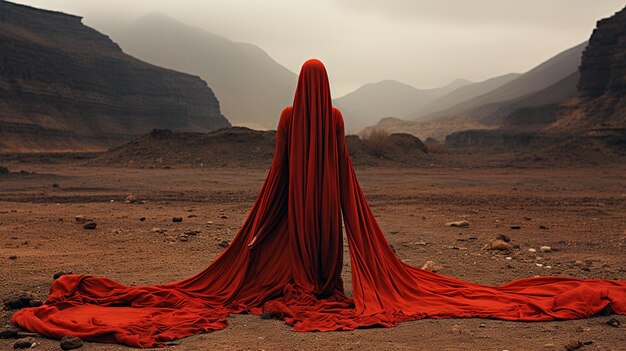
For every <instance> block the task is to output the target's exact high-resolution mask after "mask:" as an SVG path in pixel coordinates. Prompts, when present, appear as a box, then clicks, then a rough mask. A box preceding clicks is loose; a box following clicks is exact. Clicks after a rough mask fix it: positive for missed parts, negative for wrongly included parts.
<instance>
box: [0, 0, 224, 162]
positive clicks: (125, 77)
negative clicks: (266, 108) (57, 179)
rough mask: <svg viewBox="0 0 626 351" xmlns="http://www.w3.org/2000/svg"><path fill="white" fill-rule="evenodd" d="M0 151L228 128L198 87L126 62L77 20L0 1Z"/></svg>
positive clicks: (86, 146) (197, 82)
mask: <svg viewBox="0 0 626 351" xmlns="http://www.w3.org/2000/svg"><path fill="white" fill-rule="evenodd" d="M0 43H2V48H1V50H0V152H24V151H29V152H30V151H68V150H73V151H77V150H81V151H85V150H101V149H106V148H108V147H109V146H112V145H117V144H120V143H122V142H125V141H127V140H129V139H131V138H132V137H134V136H136V135H140V134H144V133H146V132H149V131H150V130H152V129H153V128H169V129H173V130H177V131H196V132H202V131H210V130H213V129H217V128H221V127H227V126H229V125H230V123H229V122H228V121H227V120H226V119H225V118H224V116H222V115H221V113H220V106H219V103H218V101H217V99H216V98H215V96H214V95H213V92H212V91H211V89H210V88H209V87H208V86H207V84H206V82H204V81H202V80H201V79H200V78H198V77H196V76H192V75H189V74H184V73H179V72H175V71H172V70H168V69H163V68H160V67H157V66H153V65H150V64H147V63H145V62H142V61H139V60H137V59H135V58H133V57H131V56H128V55H126V54H125V53H124V52H122V50H121V49H120V48H119V46H118V45H117V44H116V43H114V42H113V41H112V40H111V39H109V38H108V37H107V36H105V35H103V34H101V33H99V32H97V31H95V30H93V29H91V28H89V27H86V26H84V25H83V24H82V19H81V18H80V17H77V16H73V15H68V14H64V13H60V12H52V11H46V10H40V9H36V8H32V7H28V6H23V5H17V4H13V3H10V2H6V1H3V0H0Z"/></svg>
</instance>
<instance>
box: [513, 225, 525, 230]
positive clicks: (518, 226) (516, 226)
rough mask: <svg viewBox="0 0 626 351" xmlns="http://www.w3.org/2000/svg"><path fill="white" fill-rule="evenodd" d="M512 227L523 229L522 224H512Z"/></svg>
mask: <svg viewBox="0 0 626 351" xmlns="http://www.w3.org/2000/svg"><path fill="white" fill-rule="evenodd" d="M511 229H522V226H521V225H512V226H511Z"/></svg>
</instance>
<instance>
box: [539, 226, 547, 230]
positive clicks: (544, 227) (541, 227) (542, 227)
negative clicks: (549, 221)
mask: <svg viewBox="0 0 626 351" xmlns="http://www.w3.org/2000/svg"><path fill="white" fill-rule="evenodd" d="M539 229H544V230H545V229H548V227H546V226H545V225H540V226H539Z"/></svg>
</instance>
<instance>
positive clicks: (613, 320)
mask: <svg viewBox="0 0 626 351" xmlns="http://www.w3.org/2000/svg"><path fill="white" fill-rule="evenodd" d="M606 324H608V325H610V326H612V327H615V328H619V326H620V322H619V320H617V318H611V319H609V320H608V321H607V322H606Z"/></svg>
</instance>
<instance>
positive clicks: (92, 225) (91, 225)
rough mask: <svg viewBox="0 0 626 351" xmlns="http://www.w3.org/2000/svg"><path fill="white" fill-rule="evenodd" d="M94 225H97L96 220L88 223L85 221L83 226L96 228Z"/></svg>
mask: <svg viewBox="0 0 626 351" xmlns="http://www.w3.org/2000/svg"><path fill="white" fill-rule="evenodd" d="M96 226H97V224H96V222H89V223H85V224H84V225H83V228H85V229H96Z"/></svg>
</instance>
